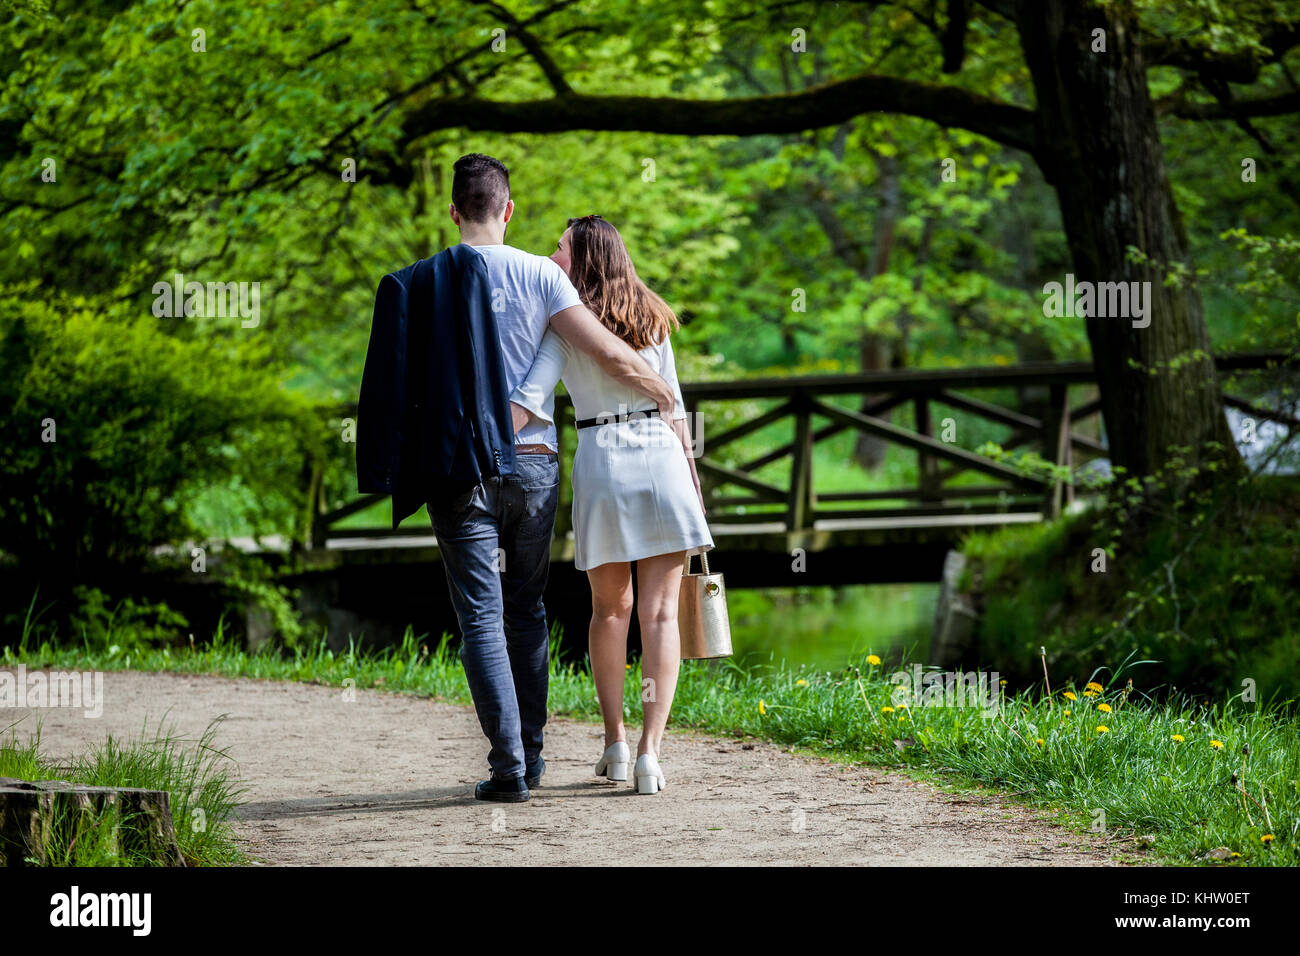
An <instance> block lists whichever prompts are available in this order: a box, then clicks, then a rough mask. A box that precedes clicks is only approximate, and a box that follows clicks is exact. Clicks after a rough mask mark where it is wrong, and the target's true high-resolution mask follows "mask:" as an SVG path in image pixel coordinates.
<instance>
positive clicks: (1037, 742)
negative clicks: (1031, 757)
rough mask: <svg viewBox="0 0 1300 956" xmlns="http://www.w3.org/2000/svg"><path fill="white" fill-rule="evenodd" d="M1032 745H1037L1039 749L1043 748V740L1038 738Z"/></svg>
mask: <svg viewBox="0 0 1300 956" xmlns="http://www.w3.org/2000/svg"><path fill="white" fill-rule="evenodd" d="M1034 743H1036V744H1038V746H1040V747H1041V746H1043V738H1042V737H1039V738H1038V739H1037V740H1035V741H1034Z"/></svg>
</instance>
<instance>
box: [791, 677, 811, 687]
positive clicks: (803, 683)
mask: <svg viewBox="0 0 1300 956" xmlns="http://www.w3.org/2000/svg"><path fill="white" fill-rule="evenodd" d="M794 686H795V687H807V686H808V682H807V681H806V680H804V679H803V678H802V677H800V678H799V679H798V680H797V681H795V682H794Z"/></svg>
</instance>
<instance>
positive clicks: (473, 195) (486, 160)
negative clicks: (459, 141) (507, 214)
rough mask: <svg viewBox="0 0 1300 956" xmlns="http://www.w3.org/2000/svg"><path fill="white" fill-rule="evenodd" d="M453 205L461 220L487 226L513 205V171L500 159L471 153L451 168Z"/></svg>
mask: <svg viewBox="0 0 1300 956" xmlns="http://www.w3.org/2000/svg"><path fill="white" fill-rule="evenodd" d="M452 169H453V170H454V173H453V175H452V178H451V201H452V203H454V204H455V206H456V210H457V212H459V213H460V217H461V218H462V219H465V220H467V221H469V222H487V221H489V220H490V219H494V218H495V217H496V216H497V215H499V214H500V212H501V210H503V209H505V207H506V203H507V202H509V201H510V170H508V169H506V167H505V164H504V163H502V162H501V160H499V159H493V158H492V157H491V156H484V155H483V154H482V153H470V154H469V155H467V156H462V157H461V158H460V159H458V160H456V164H455V165H454V166H452Z"/></svg>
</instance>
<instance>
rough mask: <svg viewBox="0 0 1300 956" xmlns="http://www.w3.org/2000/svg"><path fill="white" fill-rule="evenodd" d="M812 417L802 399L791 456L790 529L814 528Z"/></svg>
mask: <svg viewBox="0 0 1300 956" xmlns="http://www.w3.org/2000/svg"><path fill="white" fill-rule="evenodd" d="M811 419H812V416H811V415H810V414H809V412H808V408H807V406H806V405H804V404H803V403H802V402H800V403H799V408H798V410H797V411H796V412H795V420H794V454H792V455H791V456H790V498H789V509H788V514H787V517H786V525H787V527H788V530H790V531H803V530H806V529H807V528H809V527H811V525H812V522H811V520H810V519H811V517H812V515H811V508H810V505H811V502H812V495H811V489H812V447H813V445H812V430H811V428H810V427H809V425H810V423H811Z"/></svg>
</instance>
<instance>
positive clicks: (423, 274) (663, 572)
mask: <svg viewBox="0 0 1300 956" xmlns="http://www.w3.org/2000/svg"><path fill="white" fill-rule="evenodd" d="M453 168H454V173H453V178H452V195H451V199H452V202H451V206H450V214H451V218H452V221H453V222H454V223H455V224H456V226H457V228H458V229H459V230H460V238H461V242H460V244H459V245H457V246H453V247H452V248H450V249H448V250H445V251H444V252H442V253H440V254H439V255H437V256H434V257H433V258H432V259H426V260H421V261H420V262H418V263H416V264H415V265H412V266H408V267H407V268H406V269H403V270H401V271H400V272H396V273H392V274H390V275H388V276H385V277H384V279H383V281H382V282H381V283H380V286H379V290H378V293H377V294H376V300H375V318H374V325H373V328H372V331H371V339H370V345H369V348H368V350H367V355H366V367H365V373H364V375H363V378H362V386H361V398H360V401H359V403H358V434H357V474H358V484H359V486H360V489H361V490H362V491H363V492H364V491H374V492H386V493H390V494H392V495H393V524H394V527H396V525H397V524H398V522H400V521H401V520H402V518H404V517H407V516H408V515H409V514H412V513H414V512H415V511H416V510H418V509H419V506H420V504H427V506H428V511H429V515H430V518H431V521H432V524H433V528H434V533H435V534H436V536H437V539H438V549H439V552H440V555H441V558H442V562H443V568H444V570H445V573H446V578H447V585H448V588H449V589H450V592H451V600H452V604H453V606H454V607H455V609H456V614H457V617H458V619H459V621H460V629H461V634H462V645H461V652H460V653H461V661H462V663H463V664H464V667H465V676H466V679H467V680H468V683H469V687H470V692H471V693H472V695H473V698H474V707H475V710H476V712H477V714H478V718H479V723H480V725H481V726H482V728H483V733H484V734H485V735H486V736H487V738H488V740H489V741H490V742H491V751H490V752H489V754H488V763H489V765H490V767H491V776H490V777H489V778H488V779H487V780H484V781H482V782H481V783H479V785H478V786H477V788H476V789H475V796H476V797H478V798H479V799H481V800H494V801H501V802H510V803H513V802H522V801H525V800H527V799H528V798H529V789H530V788H533V787H537V786H538V785H539V784H540V783H541V780H542V776H543V774H544V773H545V771H546V761H545V760H544V759H543V757H542V730H543V727H544V726H545V724H546V696H547V680H548V673H549V671H548V667H547V653H548V649H549V642H548V638H549V631H548V628H547V622H546V609H545V607H544V605H543V603H542V593H543V591H544V590H545V587H546V580H547V576H548V572H549V565H550V547H551V536H552V531H553V527H554V522H555V511H556V506H557V504H558V501H559V478H560V471H559V461H558V456H557V448H556V432H555V423H554V419H553V410H554V390H555V386H556V384H557V383H558V382H559V381H560V380H561V379H563V381H564V385H565V388H566V389H567V390H568V392H569V395H570V397H571V398H572V401H573V405H574V410H575V414H576V418H577V426H578V447H577V451H576V452H575V454H574V459H573V475H572V484H573V529H574V563H575V566H576V567H577V568H578V569H579V570H582V571H586V572H587V577H588V580H589V581H590V584H591V595H592V614H591V627H590V653H591V668H592V675H593V678H594V681H595V684H596V694H597V697H598V700H599V703H600V709H601V713H602V715H603V718H604V724H605V752H604V753H603V754H602V755H601V756H600V759H599V760H598V762H597V763H596V767H595V770H596V774H597V775H598V776H604V777H606V778H607V779H609V780H618V781H626V780H628V778H629V766H630V765H631V766H632V771H631V774H630V776H631V777H632V778H633V782H634V785H635V787H636V790H637V792H638V793H646V794H653V793H656V792H658V791H659V790H661V789H662V788H663V787H664V786H665V784H666V780H665V778H664V774H663V771H662V769H661V768H660V766H659V761H658V755H659V749H660V744H661V741H662V739H663V734H664V729H665V727H666V726H667V723H668V715H669V711H670V709H671V707H672V700H673V692H674V690H675V688H676V684H677V674H678V667H679V655H680V645H679V635H678V630H677V602H678V594H679V589H680V586H681V579H682V570H683V565H684V563H685V561H686V560H687V559H688V556H689V555H692V554H698V553H700V552H702V551H705V550H708V549H710V548H712V547H713V539H712V537H711V535H710V533H709V529H708V525H707V523H706V521H705V517H704V505H703V498H702V496H701V494H700V487H699V478H698V476H697V474H696V471H695V462H694V459H693V458H692V456H691V452H690V436H689V433H688V431H687V428H686V410H685V408H684V407H683V404H682V395H681V387H680V385H679V384H678V381H677V372H676V368H675V365H674V361H673V350H672V345H671V344H670V342H669V335H670V333H671V332H672V331H673V330H674V329H676V328H677V324H678V323H677V319H676V316H674V315H673V312H672V310H671V309H669V308H668V306H667V304H665V303H664V301H663V300H662V299H661V298H660V297H659V296H657V295H656V294H655V293H654V292H652V291H651V290H650V289H649V288H648V287H647V286H646V284H645V283H644V282H642V281H641V279H640V278H639V277H638V276H637V274H636V270H635V268H634V267H633V265H632V260H631V258H630V257H629V256H628V252H627V248H626V247H625V246H624V244H623V239H622V237H621V236H620V235H619V233H618V230H617V229H615V228H614V226H612V225H611V224H610V223H609V222H607V221H605V220H604V219H602V218H601V217H600V216H594V215H593V216H583V217H581V218H577V219H570V220H569V222H568V228H566V229H565V230H564V232H563V234H562V235H561V236H560V237H559V240H558V242H557V243H556V248H555V251H554V252H553V253H552V254H551V255H550V257H549V258H547V257H545V256H538V255H532V254H530V253H527V252H524V251H523V250H520V249H516V248H514V247H512V246H509V245H506V244H505V233H506V226H507V224H508V223H509V222H510V219H511V217H512V216H513V215H514V203H513V201H512V200H511V198H510V176H509V172H508V171H507V170H506V167H505V166H504V165H502V164H501V163H500V162H499V161H497V160H496V159H493V158H491V157H489V156H483V155H481V154H471V155H468V156H463V157H461V158H460V159H459V160H457V162H456V163H455V166H454V167H453ZM633 563H635V564H636V575H637V586H638V598H639V599H638V604H637V614H638V620H639V623H640V625H641V636H642V647H643V654H642V674H643V677H644V678H645V679H646V680H647V681H649V683H648V684H647V686H648V688H650V693H649V694H647V695H645V696H648V697H650V698H651V699H649V700H646V701H645V702H644V725H643V727H642V731H641V738H640V741H639V743H638V747H637V757H636V761H635V764H634V765H633V763H632V757H631V752H630V750H629V748H628V744H627V736H626V729H625V727H624V724H623V689H624V683H625V662H626V656H627V632H628V625H629V624H630V621H631V615H632V610H633V601H632V564H633Z"/></svg>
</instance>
